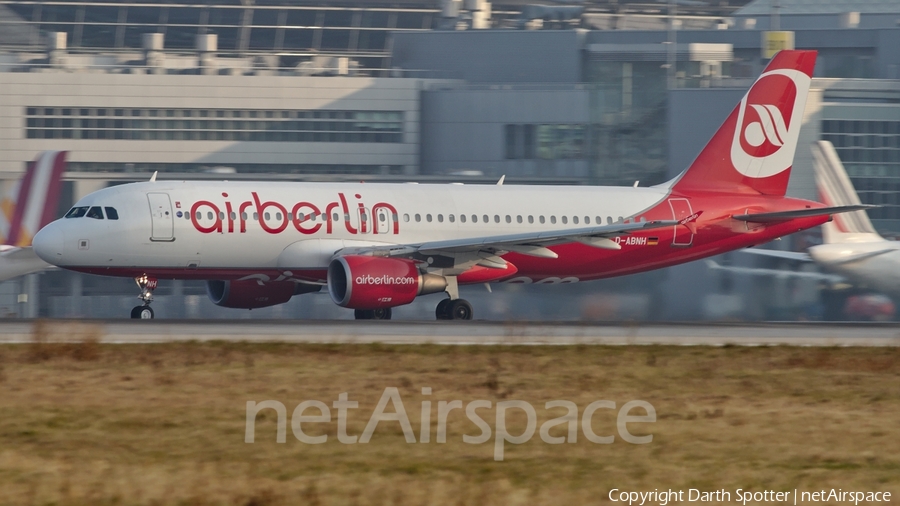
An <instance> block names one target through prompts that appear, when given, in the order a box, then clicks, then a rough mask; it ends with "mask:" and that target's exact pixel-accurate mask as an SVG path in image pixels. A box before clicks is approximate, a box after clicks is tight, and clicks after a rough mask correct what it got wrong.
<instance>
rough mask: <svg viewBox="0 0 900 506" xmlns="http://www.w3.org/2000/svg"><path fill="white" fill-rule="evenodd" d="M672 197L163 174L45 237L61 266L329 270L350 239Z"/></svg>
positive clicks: (548, 225)
mask: <svg viewBox="0 0 900 506" xmlns="http://www.w3.org/2000/svg"><path fill="white" fill-rule="evenodd" d="M667 195H668V190H667V189H665V188H619V187H589V186H575V187H571V186H569V187H540V186H496V185H476V186H464V185H454V184H451V185H424V184H423V185H414V184H363V183H354V184H337V183H331V184H328V183H318V184H317V183H271V182H266V183H260V182H254V183H248V182H162V181H161V182H147V183H136V184H129V185H123V186H117V187H111V188H107V189H104V190H101V191H98V192H95V193H92V194H90V195H88V196H87V197H85V198H83V199H81V200H80V201H79V202H78V203H77V204H76V205H75V207H95V206H96V207H102V208H106V207H111V208H113V209H115V210H116V212H117V214H118V219H117V220H110V219H92V218H89V217H80V218H64V219H61V220H59V221H58V222H55V223H52V224H50V225H49V226H48V228H47V230H46V232H47V233H46V234H43V236H44V237H47V236H49V235H54V236H58V238H54V239H53V240H54V241H56V242H58V244H54V247H53V248H52V249H54V250H56V251H57V253H56V255H54V257H53V258H52V263H54V264H55V265H59V266H61V267H76V268H99V269H104V268H107V269H112V270H115V269H116V268H124V267H138V266H139V267H142V268H147V269H154V268H163V269H186V270H191V269H199V270H203V271H208V272H209V271H212V272H215V271H217V270H219V269H221V270H223V271H225V270H229V269H242V270H245V271H246V270H249V271H252V270H260V271H263V270H273V269H274V270H304V269H312V270H315V269H320V270H321V269H325V268H326V267H327V265H328V262H329V261H330V260H331V258H332V256H333V255H334V253H335V252H336V251H337V250H340V249H342V248H348V247H357V246H359V247H361V246H365V245H371V244H417V243H422V242H427V241H436V240H447V239H454V238H465V237H486V236H498V235H505V234H515V233H520V232H528V231H535V230H548V231H549V230H564V229H566V228H573V229H574V228H582V227H585V226H590V225H596V224H607V223H612V222H615V221H618V220H623V219H628V218H632V219H640V217H641V216H640V214H641V213H642V212H644V211H646V210H648V209H650V208H652V207H653V206H654V205H656V204H658V203H660V202H661V201H663V200H664V199H665V198H666V196H667ZM276 204H277V205H276ZM166 213H170V214H166ZM301 215H302V218H301ZM310 215H315V217H314V218H311V217H310ZM323 215H326V217H325V218H324V219H323ZM668 219H671V214H670V215H669V216H668ZM586 221H587V222H588V223H586ZM45 241H46V240H45ZM317 281H322V280H317Z"/></svg>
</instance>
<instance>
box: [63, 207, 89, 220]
mask: <svg viewBox="0 0 900 506" xmlns="http://www.w3.org/2000/svg"><path fill="white" fill-rule="evenodd" d="M87 210H88V208H87V207H73V208H72V209H69V212H67V213H66V218H81V217H82V216H84V215H85V214H87Z"/></svg>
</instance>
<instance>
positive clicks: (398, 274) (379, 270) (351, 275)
mask: <svg viewBox="0 0 900 506" xmlns="http://www.w3.org/2000/svg"><path fill="white" fill-rule="evenodd" d="M446 287H447V280H446V279H444V277H443V276H437V275H434V274H424V275H423V274H419V269H418V268H417V267H416V264H415V263H414V262H412V261H410V260H400V259H397V258H383V257H370V256H361V255H348V256H344V257H339V258H335V259H334V260H332V261H331V264H329V265H328V293H329V294H330V295H331V300H333V301H334V303H335V304H337V305H339V306H342V307H349V308H352V309H380V308H386V307H394V306H402V305H404V304H409V303H410V302H412V301H413V299H415V298H416V296H417V295H423V294H426V293H436V292H440V291H443V290H444V288H446Z"/></svg>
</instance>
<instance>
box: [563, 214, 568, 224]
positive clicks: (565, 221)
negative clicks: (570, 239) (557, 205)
mask: <svg viewBox="0 0 900 506" xmlns="http://www.w3.org/2000/svg"><path fill="white" fill-rule="evenodd" d="M562 222H563V225H565V224H566V223H569V217H568V216H563V217H562Z"/></svg>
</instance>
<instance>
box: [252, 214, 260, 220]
mask: <svg viewBox="0 0 900 506" xmlns="http://www.w3.org/2000/svg"><path fill="white" fill-rule="evenodd" d="M253 221H259V213H253Z"/></svg>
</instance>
